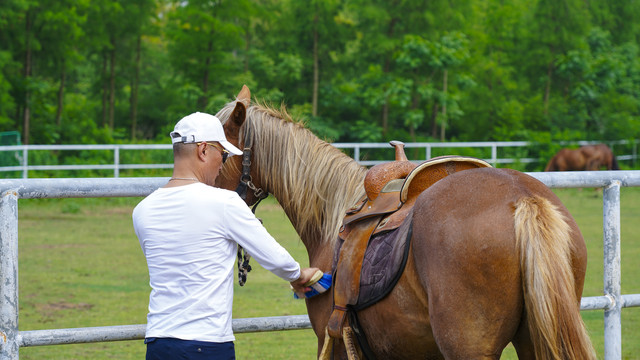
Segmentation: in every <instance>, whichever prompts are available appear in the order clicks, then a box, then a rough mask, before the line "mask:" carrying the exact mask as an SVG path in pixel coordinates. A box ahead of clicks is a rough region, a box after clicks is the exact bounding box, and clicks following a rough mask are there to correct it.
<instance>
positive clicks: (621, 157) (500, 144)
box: [0, 140, 640, 179]
mask: <svg viewBox="0 0 640 360" xmlns="http://www.w3.org/2000/svg"><path fill="white" fill-rule="evenodd" d="M593 143H596V142H593V141H578V142H575V143H573V144H574V145H587V144H593ZM606 143H607V144H608V145H609V146H610V147H611V148H612V149H613V150H614V154H616V159H617V160H618V161H630V162H631V163H632V164H635V162H636V160H637V159H638V151H637V150H638V144H640V140H635V141H632V142H630V141H627V140H618V141H608V142H606ZM534 145H535V144H534V143H532V142H527V141H494V142H490V141H489V142H445V143H440V142H439V143H428V142H424V143H407V144H406V148H407V153H410V150H409V149H416V151H419V152H420V153H421V155H418V157H417V158H416V159H415V160H416V161H420V160H426V159H431V158H432V157H433V156H435V155H445V154H455V153H456V152H455V150H453V149H460V148H474V149H481V150H484V152H485V153H490V155H489V156H488V157H486V156H483V160H485V161H487V162H489V163H490V164H492V165H493V166H498V165H504V164H514V163H521V164H528V163H535V162H540V159H537V158H531V157H519V158H513V157H505V155H503V154H504V153H505V152H506V149H514V148H527V147H531V146H534ZM561 145H562V144H561ZM565 145H567V144H565ZM333 146H335V147H337V148H339V149H347V150H348V151H349V152H352V157H353V158H354V159H355V160H356V161H358V162H359V163H360V164H362V165H365V166H371V165H376V164H379V163H382V162H385V161H390V160H393V154H394V152H393V149H392V148H391V146H389V143H334V144H333ZM620 146H626V147H627V148H628V152H629V153H624V154H618V153H617V152H616V147H620ZM171 149H172V145H170V144H162V145H160V144H156V145H153V144H149V145H118V144H113V145H16V146H0V155H3V156H2V157H0V173H3V172H5V173H6V172H14V173H21V176H15V177H21V178H23V179H27V178H29V171H47V170H53V171H60V170H108V171H113V176H114V177H119V176H120V172H121V171H122V170H131V169H134V170H135V169H172V168H173V164H171V163H169V162H170V159H171V152H170V151H171ZM367 149H369V150H373V149H376V150H377V149H385V150H386V152H385V155H386V156H388V158H387V159H386V160H369V159H367V158H366V156H364V155H363V154H364V153H365V152H366V150H367ZM443 149H446V151H447V152H446V153H445V152H444V150H443ZM157 150H161V151H166V154H167V160H166V161H167V163H157V162H156V163H148V164H128V163H123V161H121V157H122V156H121V155H122V153H123V152H125V151H157ZM41 151H49V152H52V153H55V152H60V151H109V152H112V156H110V159H111V161H110V163H108V164H107V163H105V164H73V165H58V164H55V165H51V164H49V165H43V164H37V161H34V160H33V159H31V158H30V155H29V152H31V153H32V154H33V153H34V152H41ZM434 152H437V154H435V155H434V154H433V153H434ZM32 157H33V156H32ZM476 157H479V156H476ZM9 163H13V164H15V165H8V164H9Z"/></svg>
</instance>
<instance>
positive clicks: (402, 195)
mask: <svg viewBox="0 0 640 360" xmlns="http://www.w3.org/2000/svg"><path fill="white" fill-rule="evenodd" d="M398 153H399V152H398V147H396V158H397V159H398V157H399V156H398ZM403 157H404V152H401V156H400V160H396V161H394V162H390V163H385V164H380V165H376V166H374V167H372V168H371V169H370V170H369V172H368V173H367V175H366V177H365V183H364V187H365V193H366V195H365V196H364V197H363V199H361V201H359V202H358V204H357V205H356V206H354V207H353V208H351V209H350V210H349V211H348V212H347V214H346V216H345V218H344V220H343V225H342V227H341V228H340V233H339V239H338V242H337V246H336V249H335V253H334V261H333V286H332V289H333V291H332V293H333V302H334V306H333V311H332V313H331V316H330V318H329V323H328V325H327V332H328V334H329V336H331V337H333V338H341V337H342V329H343V327H344V326H347V325H348V320H347V319H348V318H347V317H346V315H347V312H349V311H350V312H352V313H355V312H356V311H359V310H361V309H364V308H366V307H368V306H370V305H373V304H375V303H376V302H377V301H379V300H381V299H382V298H384V297H385V296H386V295H388V293H389V292H390V291H391V290H392V289H393V287H394V286H395V284H396V283H397V281H398V280H399V279H400V276H401V275H402V273H403V271H404V266H405V264H406V261H407V257H408V253H409V245H410V238H411V229H412V227H411V225H412V213H413V205H414V204H415V201H416V199H417V197H418V195H419V194H420V193H422V192H423V191H425V190H426V189H427V188H429V187H430V186H431V185H433V184H434V183H436V182H437V181H439V180H441V179H442V178H444V177H446V176H448V175H450V174H453V173H455V172H459V171H463V170H468V169H474V168H481V167H491V165H490V164H488V163H487V162H485V161H483V160H480V159H476V158H471V157H463V156H442V157H437V158H433V159H430V160H427V161H425V162H423V163H421V164H420V165H415V164H413V163H411V162H409V161H407V160H406V157H404V159H402V158H403ZM354 330H355V329H354ZM356 333H359V331H356Z"/></svg>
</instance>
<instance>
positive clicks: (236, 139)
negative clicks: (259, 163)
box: [216, 85, 267, 205]
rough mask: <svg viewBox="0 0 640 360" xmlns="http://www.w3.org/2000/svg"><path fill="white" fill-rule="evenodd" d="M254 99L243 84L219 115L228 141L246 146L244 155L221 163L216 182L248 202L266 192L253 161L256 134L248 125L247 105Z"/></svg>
mask: <svg viewBox="0 0 640 360" xmlns="http://www.w3.org/2000/svg"><path fill="white" fill-rule="evenodd" d="M250 102H251V91H249V88H248V87H247V86H246V85H244V86H243V87H242V90H241V91H240V93H239V94H238V96H237V97H236V100H235V101H232V102H230V103H228V104H227V105H226V106H225V107H223V108H222V109H221V110H220V111H218V113H217V114H216V116H217V117H218V118H219V119H220V121H221V122H222V124H223V128H224V134H225V136H226V138H227V140H228V141H229V142H231V143H232V144H233V145H235V146H236V147H238V148H239V149H242V150H243V155H242V156H233V157H231V158H230V159H229V161H227V162H226V163H225V164H224V166H223V167H222V172H221V173H220V175H219V176H218V178H217V179H216V186H217V187H220V188H223V189H227V190H236V191H238V193H239V194H240V196H241V197H242V198H243V199H244V201H245V202H246V203H247V205H252V204H254V203H256V202H257V201H259V200H261V198H264V197H266V196H267V193H266V192H264V191H262V189H261V184H260V182H259V179H258V176H257V174H256V166H255V165H253V166H252V162H253V158H254V157H253V151H254V149H253V146H252V145H253V134H252V133H251V130H250V127H249V126H247V125H246V123H247V121H246V117H247V106H248V105H249V103H250Z"/></svg>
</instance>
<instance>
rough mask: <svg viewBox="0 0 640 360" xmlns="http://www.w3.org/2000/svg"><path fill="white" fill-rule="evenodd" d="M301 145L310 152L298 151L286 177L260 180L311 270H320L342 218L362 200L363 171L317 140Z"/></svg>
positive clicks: (343, 155) (311, 138)
mask: <svg viewBox="0 0 640 360" xmlns="http://www.w3.org/2000/svg"><path fill="white" fill-rule="evenodd" d="M287 141H289V140H287ZM307 142H317V144H311V145H310V148H311V149H314V150H315V151H314V150H309V149H305V151H298V152H297V153H296V156H295V158H290V159H291V160H290V164H289V166H290V168H288V171H286V172H280V173H278V174H271V176H270V177H271V179H268V180H266V179H265V180H266V182H270V184H269V185H268V187H269V191H270V192H271V193H272V194H273V196H274V197H275V198H276V199H277V200H278V202H279V203H280V205H281V206H282V208H283V210H284V212H285V213H286V214H287V216H288V217H289V219H290V220H291V223H292V225H293V227H294V228H295V229H296V231H297V232H298V235H299V236H300V238H301V240H302V242H303V243H304V244H305V247H306V248H307V252H308V254H309V260H310V262H311V265H312V266H319V267H326V266H327V263H328V264H329V266H330V261H331V253H332V250H333V248H334V244H335V241H336V238H337V236H338V231H339V227H340V225H341V224H342V218H343V217H344V215H345V213H346V211H347V210H348V209H349V208H350V207H351V206H353V205H354V204H355V203H356V202H357V201H358V199H360V198H361V197H362V195H363V194H364V188H363V179H364V176H365V174H366V168H364V167H362V166H360V165H358V164H357V162H355V160H353V159H351V158H350V157H348V156H347V155H345V154H343V153H341V152H340V151H339V150H337V149H335V148H334V147H333V146H331V145H329V144H327V143H325V142H324V141H321V140H320V139H317V138H315V137H310V138H309V139H307ZM281 161H284V160H281ZM267 171H269V170H267ZM271 171H272V170H271ZM292 174H295V175H292ZM274 177H275V178H274ZM276 183H277V184H276Z"/></svg>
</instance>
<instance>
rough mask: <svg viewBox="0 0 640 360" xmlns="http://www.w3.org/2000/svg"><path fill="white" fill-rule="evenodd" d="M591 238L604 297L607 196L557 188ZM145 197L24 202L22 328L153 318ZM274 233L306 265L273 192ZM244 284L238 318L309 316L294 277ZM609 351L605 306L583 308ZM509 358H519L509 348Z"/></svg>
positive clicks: (68, 352)
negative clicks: (141, 231) (140, 209)
mask: <svg viewBox="0 0 640 360" xmlns="http://www.w3.org/2000/svg"><path fill="white" fill-rule="evenodd" d="M621 192H622V200H621V202H622V211H621V215H622V216H621V223H622V231H621V236H622V246H621V248H622V259H621V261H622V293H623V294H632V293H640V277H639V276H638V270H639V269H640V267H639V265H640V260H639V259H640V228H639V227H638V224H637V221H638V219H640V205H638V204H640V189H638V188H623V189H622V191H621ZM556 193H557V194H558V195H559V196H560V197H561V199H562V200H563V202H565V204H566V205H567V207H568V208H569V210H570V211H571V213H572V214H573V215H574V217H575V218H576V220H577V221H578V224H579V226H580V228H581V230H582V232H583V234H584V236H585V240H586V242H587V246H588V251H589V263H588V269H587V278H586V285H585V292H584V295H585V296H598V295H602V283H603V280H602V279H603V278H602V277H603V275H602V272H603V270H602V269H603V264H602V261H603V260H602V255H603V254H602V193H601V192H597V191H593V190H592V189H583V190H578V189H561V190H556ZM139 200H140V199H139V198H126V199H44V200H43V199H41V200H20V203H19V253H20V255H19V256H20V260H19V261H20V264H19V285H20V319H19V321H20V322H19V326H20V330H22V331H25V330H39V329H56V328H75V327H93V326H108V325H130V324H144V323H145V316H146V311H147V301H148V294H149V286H148V275H147V268H146V263H145V259H144V256H143V255H142V251H141V250H140V247H139V244H138V240H137V238H136V237H135V234H134V233H133V229H132V225H131V210H132V209H133V207H134V206H135V204H136V203H137V202H138V201H139ZM258 217H261V218H263V220H264V223H265V226H266V227H267V229H268V230H269V231H270V233H271V234H273V235H274V237H276V239H277V240H278V241H280V242H281V243H282V244H283V246H285V247H286V248H287V249H288V250H289V251H290V252H291V254H292V255H293V256H294V257H295V258H296V259H297V260H298V261H299V262H300V263H301V264H303V265H306V264H307V256H306V250H305V248H304V246H303V245H302V243H301V242H300V240H299V238H298V236H297V234H296V233H295V231H294V230H293V228H292V227H291V225H290V223H289V221H288V219H287V218H286V216H285V215H284V214H283V213H282V211H281V210H280V208H279V206H278V205H277V203H275V201H273V199H272V198H269V199H268V200H266V201H265V202H263V204H261V205H260V207H259V208H258ZM252 265H253V268H254V270H253V271H252V272H251V273H250V274H249V279H248V281H247V285H245V286H244V287H239V286H238V285H236V289H235V291H236V293H235V299H234V318H247V317H261V316H280V315H297V314H305V313H306V309H305V306H304V303H303V302H302V301H299V300H294V299H293V297H292V295H291V292H290V290H289V287H288V284H287V283H286V282H284V281H282V280H280V279H279V278H277V277H275V276H274V275H272V274H270V273H268V272H267V271H265V270H264V269H262V268H261V267H260V266H259V265H257V264H256V262H255V261H253V263H252ZM582 314H583V317H584V319H585V322H586V323H587V326H588V329H589V331H590V333H591V338H592V341H593V342H594V345H595V346H596V349H597V351H598V356H599V358H603V339H604V337H603V326H604V325H603V324H604V323H603V312H602V310H594V311H585V312H583V313H582ZM622 315H623V317H622V333H623V334H622V354H623V355H622V357H623V359H633V358H637V354H640V336H639V335H640V330H638V329H640V308H625V309H623V310H622ZM236 338H237V339H236V353H237V358H238V359H303V360H304V359H314V358H315V351H316V340H315V336H314V334H313V332H312V331H311V330H294V331H284V332H265V333H252V334H236ZM144 353H145V346H144V344H143V343H142V341H141V340H138V341H120V342H107V343H93V344H72V345H56V346H42V347H27V348H21V349H20V358H21V359H143V358H144ZM503 358H504V359H515V358H516V357H515V355H514V352H513V349H511V348H507V350H506V351H505V353H504V356H503Z"/></svg>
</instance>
